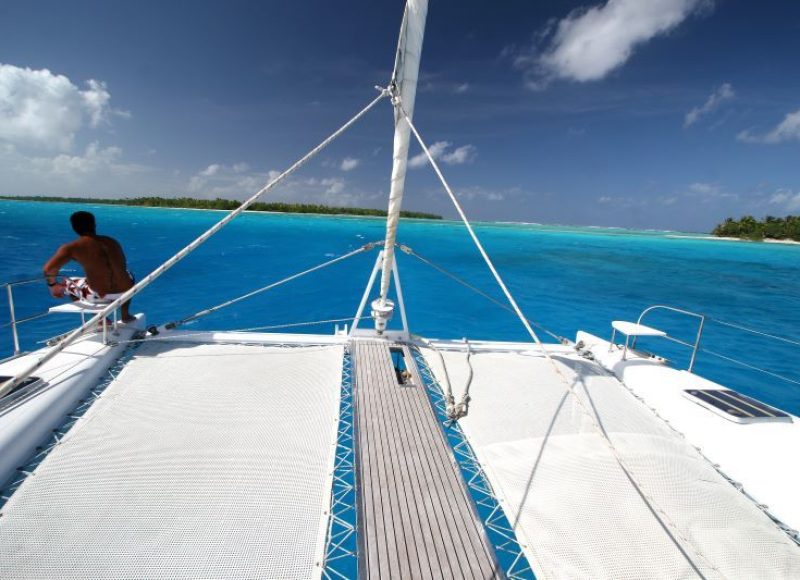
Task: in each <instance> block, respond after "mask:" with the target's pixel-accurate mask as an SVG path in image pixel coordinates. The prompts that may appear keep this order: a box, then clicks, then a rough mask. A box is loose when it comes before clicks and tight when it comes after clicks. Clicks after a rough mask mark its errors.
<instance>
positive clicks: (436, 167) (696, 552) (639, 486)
mask: <svg viewBox="0 0 800 580" xmlns="http://www.w3.org/2000/svg"><path fill="white" fill-rule="evenodd" d="M392 104H393V105H394V106H395V108H396V109H397V110H398V111H399V112H400V114H401V115H402V116H403V117H404V118H405V120H406V122H407V123H408V126H409V127H410V128H411V132H412V133H414V137H415V138H416V139H417V142H418V143H419V145H420V147H421V148H422V151H423V152H424V153H425V156H426V157H427V158H428V161H429V162H430V164H431V167H433V170H434V171H435V172H436V175H437V176H438V178H439V181H440V182H441V183H442V186H443V187H444V189H445V191H446V192H447V195H448V196H449V197H450V200H451V201H452V202H453V205H454V206H455V208H456V211H457V212H458V215H459V216H460V217H461V221H462V222H463V223H464V226H465V227H466V228H467V231H468V232H469V235H470V237H471V238H472V241H473V242H474V243H475V246H476V247H477V248H478V251H479V252H480V254H481V256H482V257H483V260H484V262H486V265H487V266H488V267H489V270H490V271H491V272H492V275H493V276H494V278H495V280H496V281H497V284H498V285H499V286H500V289H501V290H502V291H503V294H505V296H506V298H507V299H508V302H509V304H511V307H512V308H513V309H514V312H515V313H516V314H517V317H518V318H519V320H520V322H521V323H522V325H523V326H524V327H525V330H527V331H528V334H529V335H530V336H531V338H532V339H533V341H534V342H535V343H536V346H537V347H539V349H540V350H541V352H542V354H543V355H544V357H545V358H546V359H547V360H548V361H549V362H550V364H551V365H552V367H553V370H554V371H555V373H556V375H557V376H558V377H559V379H560V380H561V381H562V383H563V384H564V386H565V388H566V389H567V392H568V393H570V394H571V395H572V396H573V398H574V399H575V401H576V402H577V403H578V405H579V406H580V408H581V410H582V411H583V413H584V414H585V415H586V417H587V418H588V419H589V421H590V422H591V423H592V425H593V426H594V427H595V428H596V429H597V430H598V432H599V433H600V435H601V439H602V440H603V441H605V442H606V445H607V447H608V449H609V451H610V452H611V454H612V455H613V456H614V459H615V460H616V462H617V463H618V464H619V466H620V468H621V469H622V471H623V472H624V473H625V475H626V476H627V477H628V479H629V481H630V482H631V483H632V484H633V486H634V488H635V489H636V490H637V492H638V493H639V494H640V496H641V497H642V499H643V500H644V501H645V503H646V504H647V505H648V507H649V508H650V509H651V510H652V511H653V513H654V515H655V512H658V514H660V515H661V516H663V518H664V520H665V522H666V525H667V526H669V527H670V528H672V530H673V531H672V532H669V531H667V530H666V527H665V528H664V529H665V531H667V533H668V535H670V536H672V535H673V533H674V534H675V536H677V537H678V538H680V539H681V540H682V541H683V543H684V544H685V545H686V546H687V547H688V548H689V549H691V551H692V552H693V553H694V555H695V556H696V557H698V558H699V559H701V560H702V561H703V562H705V563H706V565H707V566H708V567H709V568H711V569H712V570H713V571H714V572H716V573H717V574H718V575H719V576H720V577H722V578H724V575H723V574H722V573H721V571H720V570H719V569H718V568H717V567H716V566H714V564H713V563H712V562H711V561H709V560H708V558H706V556H705V555H704V554H702V553H701V552H700V551H699V550H698V549H697V548H696V547H695V546H694V545H693V544H692V542H690V541H689V539H688V538H686V536H685V535H684V534H683V533H682V532H681V531H680V529H679V528H678V527H677V525H675V523H674V522H673V521H672V520H671V518H670V517H669V516H668V515H667V513H666V512H665V511H664V510H663V509H661V508H660V507H658V506H657V504H656V503H655V500H654V499H653V498H652V497H651V496H650V495H649V494H648V493H647V492H646V491H645V489H646V488H645V487H644V486H643V485H642V484H641V483H640V482H639V481H638V480H637V479H636V478H635V477H634V475H633V472H632V471H631V470H630V469H629V468H627V467H626V465H625V461H624V460H623V459H622V456H621V455H620V453H619V452H618V451H617V448H616V446H615V445H614V443H613V442H612V441H611V438H610V437H609V435H608V433H607V432H606V430H605V429H604V428H603V427H602V425H600V423H599V420H598V417H597V415H596V413H595V414H593V413H591V412H590V411H589V409H588V408H587V407H586V404H585V403H584V402H583V400H582V399H581V397H580V396H579V395H578V394H577V393H576V392H575V389H574V387H573V385H572V384H571V383H570V381H568V380H567V378H566V377H565V376H564V374H563V373H562V372H561V369H559V367H558V365H557V364H556V362H555V361H554V360H553V358H552V357H551V356H550V353H549V352H547V350H546V349H545V347H544V344H542V341H541V340H540V339H539V337H538V336H537V335H536V333H535V332H534V331H533V329H532V328H531V325H530V324H529V323H528V319H527V318H526V317H525V315H524V314H522V311H521V310H520V308H519V306H518V305H517V301H516V300H514V297H513V296H512V295H511V292H509V290H508V288H507V287H506V285H505V283H504V282H503V279H502V278H501V277H500V274H499V273H498V272H497V270H496V269H495V267H494V264H493V263H492V261H491V259H490V258H489V256H488V254H487V253H486V250H484V248H483V245H482V244H481V242H480V240H479V239H478V236H477V235H476V234H475V231H474V230H473V229H472V225H471V224H470V223H469V220H468V219H467V216H466V215H465V213H464V210H463V209H462V208H461V204H459V203H458V199H457V198H456V196H455V194H454V193H453V190H452V189H451V188H450V185H449V184H448V183H447V180H446V179H445V178H444V175H443V174H442V171H441V169H439V164H438V163H437V162H436V159H434V157H433V155H431V152H430V150H429V149H428V146H427V145H426V144H425V141H424V140H423V139H422V136H421V135H420V134H419V132H418V131H417V128H416V126H415V125H414V123H413V122H412V121H411V119H410V118H409V116H408V115H407V114H406V111H405V109H403V104H402V102H401V101H400V98H399V96H398V95H396V94H395V95H392ZM584 388H586V386H585V385H584ZM587 392H588V391H587ZM656 518H657V519H658V520H659V521H661V518H660V517H659V516H658V515H656ZM661 523H662V526H664V522H661ZM673 542H674V543H675V545H676V547H677V548H678V550H679V551H680V553H681V554H682V555H683V556H684V558H685V559H686V561H687V562H688V563H689V565H690V566H691V567H692V569H693V570H694V571H695V573H696V574H697V575H698V576H699V577H700V578H705V575H704V574H703V573H702V571H701V570H700V569H699V568H698V567H697V565H696V564H695V563H694V562H693V561H692V558H690V557H689V554H687V553H686V551H685V550H684V548H683V547H682V546H681V545H680V544H679V543H678V542H677V541H675V539H674V537H673Z"/></svg>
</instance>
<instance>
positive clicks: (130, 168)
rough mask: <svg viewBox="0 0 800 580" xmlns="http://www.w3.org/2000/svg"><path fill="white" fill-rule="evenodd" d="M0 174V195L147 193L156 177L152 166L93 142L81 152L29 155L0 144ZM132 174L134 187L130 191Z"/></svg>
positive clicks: (9, 145) (103, 195)
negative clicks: (1, 176)
mask: <svg viewBox="0 0 800 580" xmlns="http://www.w3.org/2000/svg"><path fill="white" fill-rule="evenodd" d="M0 175H3V180H2V184H0V189H1V191H0V194H7V195H80V196H98V197H119V196H122V195H128V194H131V193H134V192H136V193H141V194H145V193H149V192H150V191H152V189H151V187H152V186H154V185H156V183H155V182H154V181H153V180H154V179H157V178H158V175H157V174H156V173H155V172H154V170H153V168H151V167H147V166H145V165H140V164H137V163H130V162H127V161H125V160H124V158H123V151H122V149H120V148H119V147H114V146H111V147H103V146H101V145H100V144H99V143H98V142H97V141H95V142H92V143H90V144H89V145H88V146H87V147H86V149H85V150H84V151H83V153H80V154H72V153H59V154H57V155H54V156H46V155H29V154H25V153H24V152H21V151H19V150H17V149H16V148H15V147H14V146H13V145H11V144H8V143H6V144H2V143H0ZM133 175H135V176H136V178H135V181H136V186H135V187H136V188H137V190H133V191H132V181H133V180H132V177H131V176H133ZM145 183H147V185H145ZM158 184H159V185H161V186H163V184H164V182H163V181H159V182H158Z"/></svg>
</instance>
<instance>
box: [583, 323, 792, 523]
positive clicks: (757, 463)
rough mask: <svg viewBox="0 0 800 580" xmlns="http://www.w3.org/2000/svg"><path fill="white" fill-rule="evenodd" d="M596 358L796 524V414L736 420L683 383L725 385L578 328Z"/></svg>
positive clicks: (747, 488)
mask: <svg viewBox="0 0 800 580" xmlns="http://www.w3.org/2000/svg"><path fill="white" fill-rule="evenodd" d="M577 338H578V340H582V341H583V342H584V343H585V344H586V345H587V346H591V345H593V346H592V348H591V350H592V353H593V354H594V356H595V358H596V359H597V360H598V361H599V362H600V363H601V364H603V366H605V367H606V368H608V369H610V370H613V372H614V373H615V374H616V375H617V377H619V379H620V380H622V381H623V382H624V383H625V384H626V385H627V386H628V388H630V389H631V390H632V391H633V392H634V393H636V394H637V395H638V396H640V397H642V398H643V399H644V401H645V402H646V403H647V404H648V405H649V406H651V407H653V408H655V409H656V410H657V411H658V413H659V414H660V415H661V416H662V417H664V419H666V420H668V421H669V422H670V423H671V424H672V426H673V427H675V429H677V430H678V431H680V432H681V433H683V434H684V435H685V436H686V439H687V440H688V441H689V442H690V443H691V444H692V445H696V446H698V447H700V448H701V449H702V451H703V453H704V454H705V455H706V456H707V457H708V458H709V459H710V460H711V461H713V462H714V463H717V464H719V466H720V469H722V470H723V471H724V472H725V473H726V474H727V475H728V476H729V477H731V478H732V479H733V480H735V481H738V482H740V483H741V484H742V485H743V486H744V489H745V491H747V493H748V494H750V495H752V496H753V497H754V498H756V500H757V501H758V502H759V503H762V504H765V505H767V506H768V507H769V511H770V512H771V513H773V514H774V515H775V516H776V517H778V518H779V519H780V520H781V521H783V522H784V523H785V524H787V525H789V526H791V527H792V528H794V529H795V530H800V499H799V498H798V487H797V484H798V482H800V462H798V460H797V457H798V452H800V419H798V418H797V417H793V422H792V423H760V424H746V425H745V424H740V423H735V422H733V421H730V420H728V419H725V418H724V417H721V416H719V415H717V414H716V413H714V412H712V411H709V410H708V409H706V408H704V407H701V406H700V405H698V404H696V403H694V402H692V401H691V400H690V399H687V398H686V397H685V396H684V395H683V391H684V390H686V389H719V388H724V387H722V386H720V385H718V384H716V383H712V382H711V381H709V380H707V379H704V378H703V377H699V376H697V375H695V374H692V373H688V372H686V371H680V370H676V369H673V368H670V367H667V366H665V365H663V364H659V363H658V362H656V361H653V360H651V359H644V358H641V357H638V356H636V355H635V354H634V353H632V352H631V351H628V360H627V361H621V360H620V358H621V351H620V350H619V349H616V348H615V349H614V350H613V351H611V352H609V350H608V346H609V345H608V342H607V341H605V340H603V339H601V338H598V337H596V336H593V335H591V334H587V333H585V332H581V333H578V337H577Z"/></svg>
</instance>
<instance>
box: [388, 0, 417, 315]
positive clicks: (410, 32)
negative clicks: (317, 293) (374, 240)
mask: <svg viewBox="0 0 800 580" xmlns="http://www.w3.org/2000/svg"><path fill="white" fill-rule="evenodd" d="M427 15H428V0H408V2H407V3H406V11H405V14H404V15H403V25H402V26H401V28H400V40H399V42H398V44H397V57H396V59H395V63H394V73H393V75H392V83H393V84H394V85H395V86H396V87H397V94H398V95H399V96H400V101H401V102H402V104H403V108H404V109H405V111H406V113H407V114H408V116H409V118H412V119H413V117H414V101H415V100H416V97H417V78H418V77H419V61H420V56H421V54H422V38H423V35H424V34H425V18H426V17H427ZM410 134H411V128H410V127H409V126H408V123H407V122H406V120H405V119H404V118H403V116H402V114H398V111H397V110H395V114H394V150H393V160H392V181H391V186H390V189H389V209H388V212H387V213H388V215H387V218H386V244H385V245H384V257H383V270H382V272H381V299H382V300H385V299H386V294H387V292H388V291H389V282H390V281H391V270H392V265H393V264H394V242H395V238H396V237H397V223H398V221H399V219H400V206H401V205H402V203H403V190H404V188H405V182H406V164H407V162H408V144H409V138H410Z"/></svg>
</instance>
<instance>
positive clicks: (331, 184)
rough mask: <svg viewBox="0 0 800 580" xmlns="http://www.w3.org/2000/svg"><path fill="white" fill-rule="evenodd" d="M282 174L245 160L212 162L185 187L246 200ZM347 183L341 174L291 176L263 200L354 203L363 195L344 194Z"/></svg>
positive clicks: (195, 192)
mask: <svg viewBox="0 0 800 580" xmlns="http://www.w3.org/2000/svg"><path fill="white" fill-rule="evenodd" d="M280 174H281V172H280V171H276V170H274V169H273V170H270V171H266V172H259V171H250V168H249V166H248V165H247V164H246V163H234V164H231V165H227V164H224V163H212V164H210V165H208V166H207V167H205V168H204V169H201V170H200V171H198V172H197V173H195V174H194V175H193V176H192V177H191V178H190V179H189V181H188V183H186V184H185V186H184V188H185V190H186V191H188V192H189V193H191V194H193V195H202V196H204V197H208V198H213V197H223V198H231V199H246V198H247V197H250V196H251V195H252V194H254V193H255V192H256V191H258V190H259V189H261V188H262V187H264V185H266V184H267V183H269V182H271V181H273V180H275V179H276V178H277V177H278V176H279V175H280ZM346 186H347V182H346V181H345V180H344V179H342V178H341V177H319V178H318V177H308V178H305V179H298V178H292V177H288V178H286V179H284V180H283V181H282V182H281V183H280V184H279V185H278V186H277V187H276V188H275V189H273V190H271V191H270V192H269V193H268V194H267V195H266V196H264V198H263V199H262V200H261V201H266V202H270V201H287V202H297V203H324V204H328V205H353V204H354V203H355V202H357V201H358V200H359V199H360V198H361V197H363V196H361V195H360V194H352V195H350V194H348V193H345V188H346Z"/></svg>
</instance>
